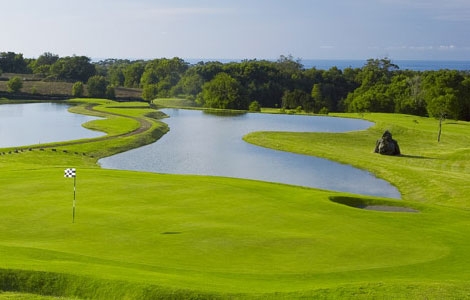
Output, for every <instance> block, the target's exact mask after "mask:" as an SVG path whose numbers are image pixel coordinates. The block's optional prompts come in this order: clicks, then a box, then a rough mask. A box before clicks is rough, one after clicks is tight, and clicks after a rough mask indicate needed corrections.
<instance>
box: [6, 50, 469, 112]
mask: <svg viewBox="0 0 470 300" xmlns="http://www.w3.org/2000/svg"><path fill="white" fill-rule="evenodd" d="M2 72H4V73H16V74H34V75H35V76H37V77H38V78H41V80H44V81H67V82H72V83H74V86H73V91H71V94H72V95H73V96H90V97H107V98H112V97H113V95H114V92H113V89H114V88H115V87H127V88H140V89H142V98H143V99H145V100H151V99H154V98H158V97H180V98H186V99H190V100H192V101H194V103H195V105H199V106H203V107H211V108H228V109H243V110H248V109H250V110H257V109H259V107H276V108H280V109H297V110H303V111H305V112H310V113H321V114H326V113H328V112H388V113H404V114H414V115H420V116H431V117H437V118H443V117H446V118H453V119H459V120H466V121H470V71H456V70H438V71H411V70H400V69H399V68H398V66H396V65H395V64H393V63H392V61H391V60H390V59H388V58H383V59H369V60H367V62H366V63H365V64H364V66H363V67H362V68H346V69H343V70H340V69H338V68H336V67H332V68H330V69H329V70H318V69H316V68H310V69H306V68H304V66H303V65H302V64H301V63H300V60H296V59H294V58H293V57H292V56H280V58H279V59H278V60H277V61H268V60H243V61H241V62H232V63H225V64H223V63H221V62H217V61H213V62H199V63H196V64H189V63H188V62H185V61H184V60H183V59H181V58H177V57H175V58H171V59H169V58H160V59H154V60H133V61H131V60H123V59H106V60H102V61H99V62H92V61H91V59H90V58H88V57H85V56H72V57H69V56H68V57H59V56H58V55H55V54H52V53H44V54H43V55H41V56H39V57H38V58H37V59H27V58H24V57H23V55H22V54H17V53H13V52H1V53H0V74H1V73H2ZM84 86H86V87H87V90H88V93H85V89H84Z"/></svg>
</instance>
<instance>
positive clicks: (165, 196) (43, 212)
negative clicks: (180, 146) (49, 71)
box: [0, 100, 470, 299]
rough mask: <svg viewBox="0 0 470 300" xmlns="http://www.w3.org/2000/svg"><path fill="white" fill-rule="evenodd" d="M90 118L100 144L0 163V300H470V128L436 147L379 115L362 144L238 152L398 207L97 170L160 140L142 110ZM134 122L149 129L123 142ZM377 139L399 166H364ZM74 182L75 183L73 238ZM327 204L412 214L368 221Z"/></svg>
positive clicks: (270, 140)
mask: <svg viewBox="0 0 470 300" xmlns="http://www.w3.org/2000/svg"><path fill="white" fill-rule="evenodd" d="M82 101H83V100H80V102H82ZM92 103H94V104H99V105H100V106H98V107H95V111H98V114H100V115H101V116H104V115H108V117H109V118H110V119H109V120H107V121H104V120H100V122H96V121H94V122H93V123H92V124H94V125H93V126H95V128H99V129H101V130H105V131H106V132H108V133H109V136H107V137H105V138H101V139H100V138H98V139H95V140H93V141H87V142H84V143H78V144H61V143H57V144H54V145H53V147H55V148H57V150H59V151H52V150H51V149H49V148H48V149H45V150H44V151H41V150H39V149H33V151H24V152H20V153H13V154H8V155H1V156H0V189H1V191H2V194H1V197H0V229H1V230H0V290H5V291H13V292H17V293H29V294H26V295H25V294H15V293H13V294H12V293H7V294H5V293H4V294H2V293H0V299H30V298H28V297H29V296H31V299H50V298H41V297H39V296H36V295H47V296H54V297H68V298H80V299H89V298H91V299H157V298H169V299H181V298H201V299H202V298H212V299H213V298H234V299H239V298H256V299H257V298H262V299H273V298H276V299H277V298H281V299H292V298H318V299H345V298H346V299H347V298H354V299H371V298H373V299H384V298H386V299H461V298H468V297H470V271H469V269H470V268H469V267H470V261H469V260H468V253H469V252H470V230H469V228H470V211H468V210H467V208H468V205H467V201H466V199H465V193H467V192H468V187H467V186H468V183H469V178H468V175H467V174H468V168H469V165H468V164H469V163H468V161H469V160H468V151H469V150H468V147H469V140H468V138H467V137H466V135H467V132H468V126H469V125H468V123H464V122H459V123H457V124H454V123H452V122H448V123H446V125H445V126H444V131H443V140H442V142H441V143H439V144H438V143H437V142H433V139H435V133H437V130H436V129H437V127H435V125H436V124H437V123H436V121H435V120H428V119H424V118H423V119H421V118H419V119H417V118H416V117H409V116H401V115H376V114H373V115H366V116H365V117H367V118H370V119H372V120H374V121H376V122H377V125H376V126H375V127H373V128H371V129H369V130H366V131H361V132H351V133H344V134H322V133H315V134H310V133H301V134H294V133H256V134H250V135H249V136H248V137H246V139H247V140H250V141H251V142H256V143H257V144H262V145H265V146H270V147H275V148H278V149H284V150H289V151H294V152H300V153H307V154H315V155H319V156H323V157H328V158H331V159H335V160H338V161H342V162H349V163H353V164H355V165H356V166H358V167H362V168H367V169H369V170H371V171H373V172H375V173H377V174H379V175H380V176H381V177H383V178H385V179H387V180H389V181H391V182H392V183H394V184H395V185H396V186H397V187H398V188H399V189H400V190H401V191H402V193H403V200H391V199H386V198H377V197H365V196H360V195H351V194H347V193H338V192H330V191H321V190H316V189H309V188H302V187H295V186H288V185H282V184H273V183H265V182H258V181H251V180H241V179H231V178H221V177H207V176H183V175H163V174H154V173H144V172H130V171H116V170H104V169H100V168H99V167H97V166H96V164H95V162H96V159H97V158H98V157H100V156H103V155H109V154H110V153H114V152H116V151H117V150H116V149H121V150H122V149H125V148H126V147H128V148H129V147H135V146H137V145H140V143H142V141H149V140H152V139H155V134H154V132H155V130H156V128H161V126H162V125H161V123H160V122H159V121H157V120H155V119H152V118H149V117H147V115H148V113H150V112H151V110H150V109H149V108H146V107H140V106H138V107H135V106H132V107H129V106H127V105H119V104H118V103H114V102H112V103H109V102H105V101H98V100H89V101H88V102H85V105H87V106H89V105H90V104H92ZM83 108H84V106H82V107H80V108H74V109H78V111H80V110H82V109H83ZM83 112H86V113H96V112H90V111H89V110H83ZM414 119H416V120H418V122H417V123H416V122H414ZM118 120H122V123H121V122H119V121H118ZM142 120H145V122H150V124H151V126H150V127H149V128H148V129H147V130H145V131H143V132H139V133H137V134H133V135H129V133H130V132H132V131H134V130H135V124H136V123H135V122H137V123H138V124H140V125H142V124H143V123H142ZM133 121H135V122H133ZM145 124H147V125H148V123H145ZM384 128H388V129H391V130H392V133H393V134H394V138H396V139H397V140H398V142H399V143H400V146H401V148H402V152H403V153H404V154H405V155H406V156H403V157H383V156H380V155H378V154H374V153H372V150H373V148H374V146H375V140H376V139H377V138H378V137H380V136H381V133H382V132H381V131H383V129H384ZM157 131H158V130H157ZM352 140H353V141H354V143H351V141H352ZM418 142H419V143H418ZM424 142H426V143H424ZM415 143H416V146H413V145H415ZM63 149H67V152H63V151H61V150H63ZM75 152H77V153H78V154H75ZM83 153H85V155H84V154H83ZM92 156H93V157H92ZM68 167H76V168H77V215H76V222H75V223H74V224H72V212H71V204H72V199H73V180H72V179H66V178H64V177H63V170H64V168H68ZM400 172H401V173H400ZM430 174H431V175H430ZM447 184H452V187H448V186H447ZM428 189H429V190H428ZM467 194H468V193H467ZM442 195H446V197H445V198H442ZM337 199H342V200H344V199H346V200H344V201H343V202H345V201H346V202H347V201H349V202H354V203H356V202H358V203H367V204H380V205H391V206H405V207H410V208H413V209H415V210H417V211H419V212H418V213H391V212H378V211H367V210H362V209H357V208H353V207H351V206H348V205H343V204H340V203H336V202H341V201H336V202H334V201H332V200H337ZM31 293H32V294H36V295H30V294H31ZM2 297H3V298H2ZM5 297H13V298H5ZM14 297H16V298H14Z"/></svg>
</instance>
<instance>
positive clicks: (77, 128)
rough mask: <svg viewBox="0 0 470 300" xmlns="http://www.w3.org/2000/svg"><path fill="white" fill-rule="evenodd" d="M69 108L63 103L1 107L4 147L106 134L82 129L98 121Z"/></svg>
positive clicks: (0, 137) (0, 131)
mask: <svg viewBox="0 0 470 300" xmlns="http://www.w3.org/2000/svg"><path fill="white" fill-rule="evenodd" d="M69 107H70V106H69V105H66V104H63V103H28V104H2V105H0V148H5V147H16V146H26V145H33V144H43V143H50V142H60V141H68V140H77V139H83V138H94V137H98V136H103V135H104V133H103V132H98V131H92V130H88V129H86V128H84V127H83V126H82V124H83V123H86V122H88V121H91V120H96V119H98V118H96V117H90V116H84V115H80V114H74V113H70V112H68V111H67V109H68V108H69Z"/></svg>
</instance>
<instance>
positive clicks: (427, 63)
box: [184, 59, 470, 71]
mask: <svg viewBox="0 0 470 300" xmlns="http://www.w3.org/2000/svg"><path fill="white" fill-rule="evenodd" d="M184 60H185V61H186V62H188V63H190V64H196V63H198V62H201V61H203V62H209V61H219V62H221V63H229V62H241V61H242V60H241V59H184ZM300 63H301V64H302V65H303V66H304V68H305V69H311V68H316V69H318V70H328V69H330V68H332V67H337V68H338V69H341V70H344V69H346V68H349V67H351V68H362V67H363V66H364V65H365V64H366V63H367V60H366V59H365V60H360V59H356V60H350V59H302V60H301V61H300ZM392 63H394V64H396V65H397V66H398V67H399V68H400V70H412V71H437V70H441V69H448V70H458V71H470V61H458V60H393V59H392Z"/></svg>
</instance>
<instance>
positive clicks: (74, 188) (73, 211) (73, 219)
mask: <svg viewBox="0 0 470 300" xmlns="http://www.w3.org/2000/svg"><path fill="white" fill-rule="evenodd" d="M76 183H77V176H75V177H73V207H72V223H75V192H76Z"/></svg>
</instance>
